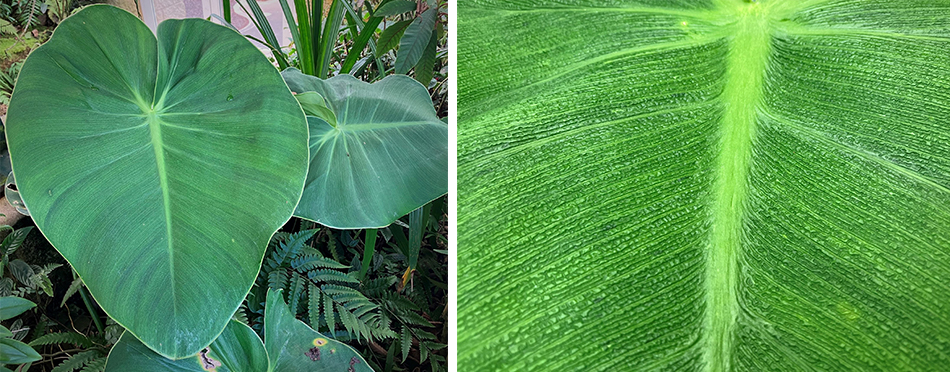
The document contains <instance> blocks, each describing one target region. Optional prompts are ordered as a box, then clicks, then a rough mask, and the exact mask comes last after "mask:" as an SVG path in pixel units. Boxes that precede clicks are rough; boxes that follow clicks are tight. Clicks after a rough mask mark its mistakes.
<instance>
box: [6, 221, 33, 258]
mask: <svg viewBox="0 0 950 372" xmlns="http://www.w3.org/2000/svg"><path fill="white" fill-rule="evenodd" d="M30 231H33V226H27V227H24V228H22V229H17V230H15V231H13V232H11V233H10V234H8V235H7V236H6V237H5V238H3V242H2V243H0V254H3V255H7V254H13V252H16V250H17V249H18V248H20V246H22V245H23V242H24V241H26V236H27V235H29V234H30Z"/></svg>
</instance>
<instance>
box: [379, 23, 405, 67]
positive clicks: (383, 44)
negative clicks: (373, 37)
mask: <svg viewBox="0 0 950 372" xmlns="http://www.w3.org/2000/svg"><path fill="white" fill-rule="evenodd" d="M411 24H412V20H405V21H399V22H396V23H393V24H391V25H389V26H386V29H384V30H383V32H381V33H380V34H379V40H378V41H377V42H376V57H377V58H379V57H381V56H382V55H383V54H386V52H388V51H390V50H393V48H395V47H396V46H398V45H399V40H402V35H403V34H404V33H405V32H406V28H407V27H409V25H411Z"/></svg>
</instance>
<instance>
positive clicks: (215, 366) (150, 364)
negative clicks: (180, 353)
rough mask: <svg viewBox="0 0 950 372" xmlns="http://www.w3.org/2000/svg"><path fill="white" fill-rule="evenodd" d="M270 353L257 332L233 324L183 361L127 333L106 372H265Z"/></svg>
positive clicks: (245, 326)
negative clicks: (161, 353) (164, 353)
mask: <svg viewBox="0 0 950 372" xmlns="http://www.w3.org/2000/svg"><path fill="white" fill-rule="evenodd" d="M268 368H269V367H268V361H267V352H266V351H264V344H263V343H261V339H260V337H257V333H254V330H253V329H251V328H250V327H248V326H247V325H245V324H244V323H241V322H238V321H236V320H232V321H230V322H228V325H227V327H224V332H222V333H221V335H219V336H218V338H216V339H215V340H214V342H212V343H211V345H210V346H208V347H207V348H206V349H204V350H201V351H200V352H198V353H197V354H195V355H193V356H191V357H188V358H184V359H178V360H173V359H167V358H164V357H162V356H161V355H158V354H156V353H155V352H154V351H152V350H151V349H149V348H148V347H147V346H145V345H143V344H142V342H140V341H139V340H137V339H136V338H135V337H134V336H132V335H131V334H129V333H128V332H126V333H124V334H122V337H120V338H119V341H118V342H116V344H115V346H113V347H112V350H111V351H110V352H109V361H108V363H106V372H113V371H115V372H123V371H142V372H151V371H154V372H191V371H194V372H203V371H215V372H265V371H269V369H268Z"/></svg>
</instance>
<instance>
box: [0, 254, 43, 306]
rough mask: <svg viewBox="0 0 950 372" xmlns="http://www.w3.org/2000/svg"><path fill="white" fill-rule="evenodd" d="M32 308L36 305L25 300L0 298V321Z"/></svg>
mask: <svg viewBox="0 0 950 372" xmlns="http://www.w3.org/2000/svg"><path fill="white" fill-rule="evenodd" d="M11 263H12V262H11ZM34 307H36V304H35V303H33V302H31V301H30V300H27V299H25V298H20V297H15V296H6V297H0V320H7V319H10V318H13V317H15V316H17V315H20V314H23V312H24V311H27V310H29V309H32V308H34Z"/></svg>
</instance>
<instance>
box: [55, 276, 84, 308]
mask: <svg viewBox="0 0 950 372" xmlns="http://www.w3.org/2000/svg"><path fill="white" fill-rule="evenodd" d="M79 287H82V278H80V277H78V276H77V277H76V279H73V282H72V283H69V288H66V294H64V295H63V301H61V302H60V303H59V307H63V306H65V305H66V300H69V298H70V297H72V296H73V295H74V294H76V292H77V291H79Z"/></svg>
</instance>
